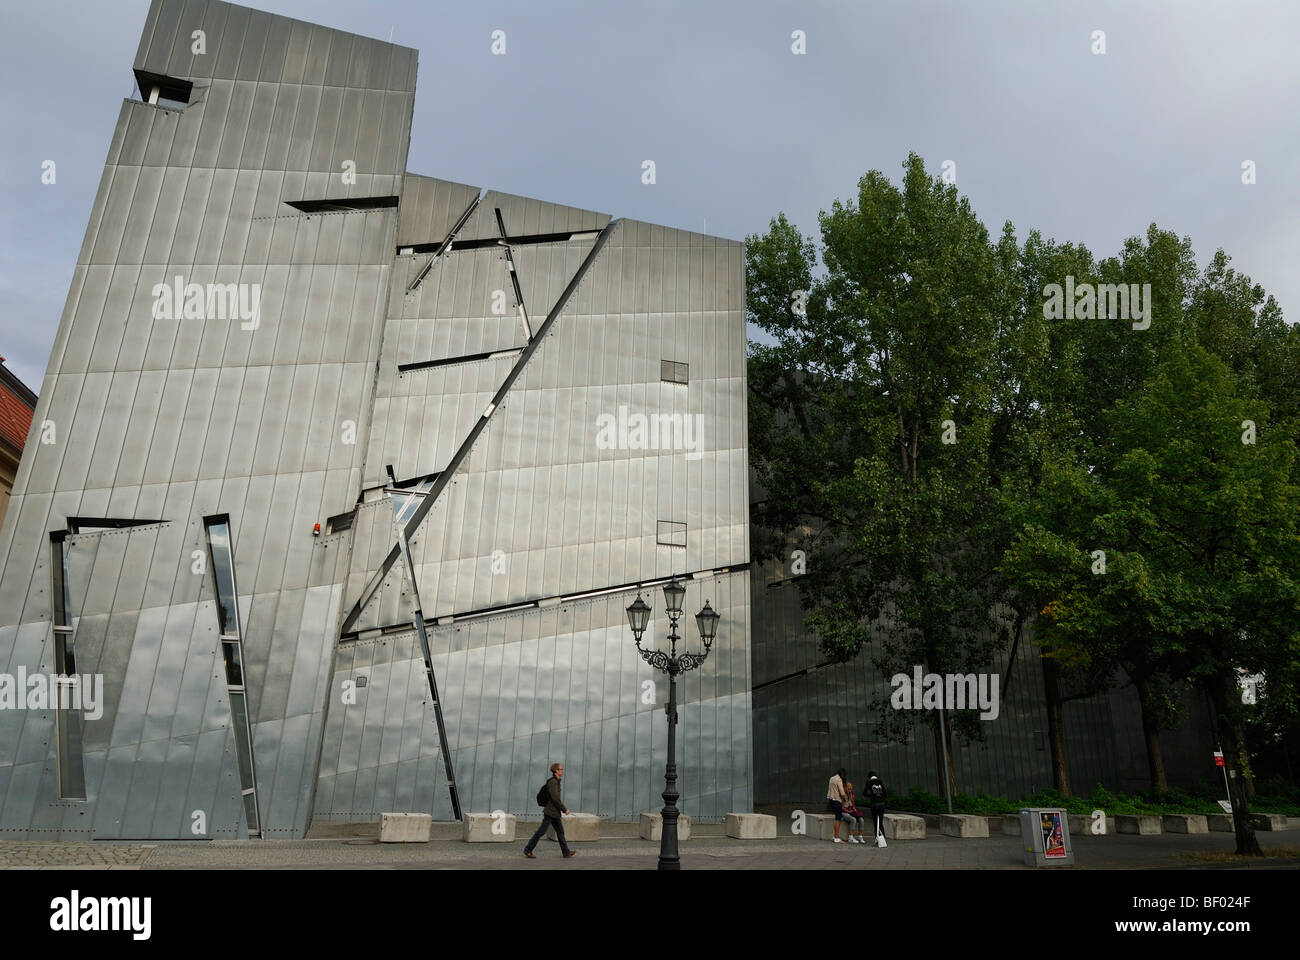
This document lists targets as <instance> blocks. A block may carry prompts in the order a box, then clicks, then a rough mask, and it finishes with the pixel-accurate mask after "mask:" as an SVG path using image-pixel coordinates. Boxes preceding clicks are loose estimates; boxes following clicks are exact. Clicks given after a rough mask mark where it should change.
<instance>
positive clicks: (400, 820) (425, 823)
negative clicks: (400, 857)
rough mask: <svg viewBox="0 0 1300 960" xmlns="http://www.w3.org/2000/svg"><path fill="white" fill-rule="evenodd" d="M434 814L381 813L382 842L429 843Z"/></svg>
mask: <svg viewBox="0 0 1300 960" xmlns="http://www.w3.org/2000/svg"><path fill="white" fill-rule="evenodd" d="M432 832H433V816H432V815H431V814H428V813H381V814H380V815H379V842H380V843H428V842H429V835H430V834H431V833H432Z"/></svg>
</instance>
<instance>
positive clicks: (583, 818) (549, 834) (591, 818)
mask: <svg viewBox="0 0 1300 960" xmlns="http://www.w3.org/2000/svg"><path fill="white" fill-rule="evenodd" d="M561 822H562V823H563V824H564V840H565V842H566V843H590V842H591V841H593V840H599V839H600V817H598V816H596V815H595V814H594V813H571V814H569V815H568V816H567V817H565V818H564V819H563V820H562V821H561ZM546 839H547V840H554V839H555V828H554V827H547V828H546Z"/></svg>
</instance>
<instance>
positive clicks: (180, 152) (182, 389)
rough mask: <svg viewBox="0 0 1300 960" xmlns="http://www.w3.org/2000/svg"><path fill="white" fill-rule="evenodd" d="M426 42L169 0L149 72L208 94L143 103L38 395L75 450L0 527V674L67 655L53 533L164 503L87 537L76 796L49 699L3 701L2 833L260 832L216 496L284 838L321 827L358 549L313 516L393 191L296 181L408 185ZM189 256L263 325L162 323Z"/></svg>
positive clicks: (345, 412)
mask: <svg viewBox="0 0 1300 960" xmlns="http://www.w3.org/2000/svg"><path fill="white" fill-rule="evenodd" d="M195 30H203V31H205V33H206V44H207V52H206V54H202V55H195V54H193V53H192V52H191V45H192V43H193V39H192V34H193V31H195ZM415 57H416V54H415V51H413V50H408V49H405V48H402V47H397V46H394V45H391V44H383V43H378V42H377V41H373V40H368V39H365V38H362V37H354V36H352V35H349V34H343V33H339V32H337V31H331V30H326V29H324V28H321V27H316V26H313V25H311V24H306V23H300V22H296V21H291V20H287V19H284V18H280V17H273V16H270V15H267V14H263V13H259V12H257V11H251V10H247V9H244V8H241V7H236V6H232V5H230V4H225V3H219V2H215V0H185V2H182V0H155V2H154V3H153V5H152V6H151V8H150V12H149V15H148V19H147V21H146V24H145V28H144V31H143V37H142V41H141V46H140V52H139V56H138V57H137V61H136V64H135V66H136V68H137V69H138V70H141V71H145V72H148V73H153V74H161V75H166V76H170V77H173V78H178V79H183V80H189V81H192V82H193V91H192V96H191V98H190V102H189V104H188V105H187V106H186V107H185V108H184V109H164V108H162V107H159V106H155V105H151V104H149V103H144V102H139V101H131V100H128V101H126V102H124V103H123V105H122V109H121V113H120V115H119V119H118V123H117V128H116V130H115V133H114V136H113V140H112V143H111V145H110V147H109V154H108V159H107V162H106V164H105V167H104V174H103V179H102V181H101V186H100V190H99V193H98V195H97V197H96V201H95V205H94V208H93V210H92V212H91V217H90V223H89V226H88V227H87V230H86V240H85V243H84V244H83V246H82V250H81V254H80V256H79V258H78V263H77V267H76V271H75V274H74V277H73V282H72V286H71V289H70V291H69V294H68V300H67V306H66V309H65V311H64V314H63V318H62V320H61V323H60V327H59V332H58V335H57V337H56V341H55V345H54V349H53V353H52V355H51V358H50V364H49V368H48V371H47V373H46V376H45V380H44V383H43V384H42V389H41V398H40V402H39V404H38V408H37V411H36V423H37V424H38V425H39V424H42V423H43V422H45V421H48V422H49V423H50V424H51V425H52V429H53V430H54V434H53V436H54V438H55V442H53V443H48V444H45V443H41V442H40V438H39V436H37V435H34V437H33V439H34V440H35V442H33V443H29V444H28V446H27V450H26V453H25V456H24V458H23V462H22V464H21V467H20V471H19V474H18V478H17V482H16V484H15V489H14V494H15V496H14V499H13V502H12V504H11V508H10V515H9V519H8V522H7V523H6V524H5V528H4V530H3V532H0V668H3V669H4V670H6V671H8V672H10V673H14V672H16V670H17V669H18V667H20V666H23V667H25V668H26V669H27V670H29V671H32V670H36V669H38V668H39V669H45V670H49V669H51V666H50V665H51V660H52V643H53V640H52V631H51V627H50V616H51V613H50V597H49V589H50V588H49V584H50V570H49V566H48V564H49V534H50V532H51V531H54V530H58V529H62V528H63V527H64V526H65V525H66V523H67V518H68V517H70V516H89V517H97V516H112V517H119V518H135V519H157V520H162V521H165V522H163V523H161V524H158V525H156V526H154V527H142V528H132V529H130V530H128V531H116V532H97V533H93V534H86V535H82V536H77V537H72V538H70V540H69V543H68V550H69V565H70V583H71V586H72V588H73V603H72V609H71V611H70V613H71V615H72V618H73V625H74V627H75V632H74V642H75V644H76V648H77V650H78V659H79V664H78V666H79V667H80V668H81V669H82V671H83V672H84V671H92V672H103V673H104V675H105V680H106V683H107V686H108V689H107V690H106V695H107V696H108V697H109V699H110V701H111V702H110V704H109V706H108V709H106V711H105V713H104V716H103V718H101V719H100V720H99V721H87V725H86V741H85V767H86V780H87V791H88V799H87V800H86V801H84V802H79V803H67V802H60V801H59V798H58V791H57V783H56V770H57V764H56V762H55V757H54V755H53V748H52V747H46V746H45V744H46V743H50V744H52V743H53V742H54V738H53V737H51V736H50V733H51V731H52V728H53V718H52V716H51V715H50V714H49V712H48V711H45V712H40V711H27V710H23V711H3V712H0V795H3V796H4V805H3V808H2V809H0V830H3V831H5V833H6V834H8V835H14V834H18V835H31V836H44V837H48V836H59V835H69V836H71V835H83V836H84V835H86V834H87V833H89V834H90V835H91V836H95V837H181V838H188V837H193V836H195V834H194V833H193V832H192V829H191V824H192V823H193V818H192V815H193V813H194V812H195V811H201V812H203V813H204V814H205V817H206V820H207V832H206V835H207V836H242V835H244V833H243V831H244V829H245V825H244V823H243V812H242V809H240V800H239V780H238V776H237V773H236V772H235V767H234V765H233V764H234V753H233V751H234V738H233V736H231V734H230V710H229V706H228V703H227V699H226V693H225V678H224V670H223V669H222V667H221V663H220V655H219V646H218V643H217V630H218V625H217V620H216V613H215V610H214V608H213V604H212V588H213V582H212V576H211V573H210V572H208V571H207V570H206V569H205V568H202V569H199V570H198V572H195V560H194V557H195V556H196V555H199V556H202V554H203V552H204V551H205V548H206V544H205V539H204V528H203V523H202V518H203V517H204V516H206V515H210V514H215V513H228V514H229V515H230V520H231V530H232V535H233V541H234V557H235V576H236V583H237V587H238V592H239V604H240V608H241V611H242V614H243V641H244V658H245V667H246V683H247V687H248V702H249V705H250V708H251V720H252V728H253V740H254V756H255V760H256V770H257V781H258V802H259V808H260V811H261V819H262V823H263V826H264V832H265V833H266V834H267V835H271V836H274V835H294V836H296V835H301V834H302V833H303V832H304V831H305V829H306V826H307V823H308V820H309V815H310V799H311V793H312V788H313V786H314V783H315V762H316V754H317V751H318V745H319V742H320V732H321V725H322V719H323V709H324V698H325V689H326V684H327V680H328V677H329V673H330V660H331V656H332V650H333V637H334V636H335V631H336V629H337V622H338V617H339V610H340V604H341V600H342V588H343V582H344V580H345V578H346V570H347V559H346V556H342V557H340V554H345V553H346V550H347V546H348V545H347V543H335V544H334V545H333V548H334V549H333V550H332V551H331V550H330V549H329V548H328V545H326V544H324V543H321V542H320V541H318V540H316V539H315V538H314V537H313V536H312V527H313V524H315V523H317V522H321V521H323V520H324V519H325V517H327V516H329V515H332V514H336V513H339V512H342V511H344V510H346V509H348V508H349V507H350V506H351V505H352V504H353V503H355V501H356V498H357V494H358V491H359V489H360V486H361V475H362V464H363V457H364V451H365V449H366V435H367V429H368V426H369V416H370V412H371V396H372V392H373V378H374V372H375V364H376V362H377V360H378V359H379V353H380V343H381V338H382V336H383V322H384V313H385V308H386V305H387V302H388V286H389V271H390V268H391V264H392V259H393V249H394V243H395V240H396V210H395V209H391V208H390V209H387V210H379V211H372V212H357V213H340V214H324V215H311V216H307V215H302V214H300V213H299V212H298V211H296V210H294V209H293V208H291V207H288V206H287V205H286V201H289V200H302V199H320V198H327V197H328V198H340V197H350V196H371V195H394V194H396V193H397V192H398V191H399V190H400V189H401V182H402V175H403V172H404V170H405V164H406V152H407V148H408V144H409V136H410V120H411V113H412V106H413V102H414V88H415ZM147 93H148V91H147V90H146V91H145V94H146V95H147ZM348 164H355V182H352V180H353V178H352V177H351V176H347V177H345V176H344V174H345V173H347V172H350V171H351V167H350V166H348ZM177 276H180V277H182V281H183V283H186V284H188V283H198V284H208V283H220V284H228V283H229V284H243V285H246V290H248V291H249V292H250V295H251V291H252V290H253V289H256V290H257V291H258V297H259V307H260V309H259V315H258V317H257V318H256V323H255V324H254V323H253V322H252V320H251V318H250V319H247V320H245V318H242V317H235V318H233V319H231V318H222V317H219V316H207V317H203V318H197V317H195V318H183V319H166V318H162V317H158V316H155V310H154V302H155V298H154V293H153V290H154V287H155V284H159V283H163V284H170V283H172V282H174V280H173V278H175V277H177ZM353 435H355V439H354V442H349V441H350V440H353Z"/></svg>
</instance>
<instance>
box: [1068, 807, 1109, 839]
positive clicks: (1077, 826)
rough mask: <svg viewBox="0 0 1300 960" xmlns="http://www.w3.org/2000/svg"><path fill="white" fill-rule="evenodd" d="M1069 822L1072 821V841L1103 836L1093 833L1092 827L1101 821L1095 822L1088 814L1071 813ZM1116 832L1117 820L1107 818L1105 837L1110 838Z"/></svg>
mask: <svg viewBox="0 0 1300 960" xmlns="http://www.w3.org/2000/svg"><path fill="white" fill-rule="evenodd" d="M1069 820H1070V838H1071V839H1072V840H1077V839H1078V838H1079V837H1096V836H1101V834H1096V833H1093V832H1092V825H1093V823H1095V822H1099V821H1094V820H1093V819H1092V817H1091V816H1089V815H1088V814H1086V813H1071V814H1069ZM1114 832H1115V818H1114V817H1106V833H1105V835H1106V836H1110V835H1111V834H1113V833H1114Z"/></svg>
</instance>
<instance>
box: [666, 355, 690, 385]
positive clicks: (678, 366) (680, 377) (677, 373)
mask: <svg viewBox="0 0 1300 960" xmlns="http://www.w3.org/2000/svg"><path fill="white" fill-rule="evenodd" d="M659 379H660V380H662V381H663V382H664V383H689V382H690V364H686V363H679V362H678V361H676V360H660V361H659Z"/></svg>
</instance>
